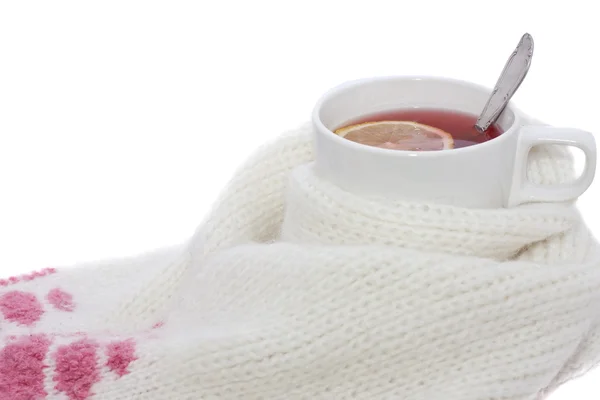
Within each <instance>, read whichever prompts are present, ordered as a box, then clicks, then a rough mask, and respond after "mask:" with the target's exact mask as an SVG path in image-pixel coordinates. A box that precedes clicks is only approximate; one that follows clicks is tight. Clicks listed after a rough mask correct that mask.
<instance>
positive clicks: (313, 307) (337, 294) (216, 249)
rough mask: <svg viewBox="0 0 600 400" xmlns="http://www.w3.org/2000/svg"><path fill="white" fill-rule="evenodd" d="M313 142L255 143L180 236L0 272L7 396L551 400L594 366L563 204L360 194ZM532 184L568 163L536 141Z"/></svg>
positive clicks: (563, 178) (590, 246) (587, 285)
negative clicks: (177, 241) (452, 202)
mask: <svg viewBox="0 0 600 400" xmlns="http://www.w3.org/2000/svg"><path fill="white" fill-rule="evenodd" d="M310 134H311V128H310V127H309V126H308V125H307V126H303V127H301V128H299V129H297V130H295V131H292V132H288V133H287V134H285V135H283V136H281V137H280V138H279V139H277V140H276V141H275V142H273V143H270V144H268V145H266V146H264V147H263V148H262V149H261V150H260V151H258V152H257V154H255V156H254V157H253V158H252V159H251V160H249V161H248V162H247V163H246V164H245V165H244V166H243V167H242V168H241V169H240V170H239V172H238V173H237V175H236V176H235V177H234V178H233V180H232V181H231V182H230V184H229V185H228V187H227V188H226V189H225V191H224V193H223V194H222V196H221V198H220V200H219V201H218V202H217V203H216V204H215V206H214V209H213V210H212V212H211V213H210V215H209V216H208V218H207V219H206V220H205V221H204V223H202V224H201V225H200V227H199V228H198V230H197V232H196V233H195V235H194V236H193V237H192V238H191V239H190V240H189V242H187V243H185V244H183V245H182V246H179V247H177V248H171V249H166V250H162V251H158V252H156V253H152V254H147V255H143V256H139V257H133V258H130V259H120V260H111V261H104V262H100V263H93V264H89V265H85V266H78V268H47V269H45V270H42V271H39V272H36V273H32V274H28V275H24V276H19V277H11V278H8V279H4V280H2V281H0V312H1V313H0V400H8V399H10V400H25V399H69V400H84V399H115V400H130V399H150V400H158V399H161V400H163V399H164V400H167V399H168V400H178V399H182V400H183V399H244V400H252V399H410V400H421V399H423V400H425V399H428V400H431V399H434V400H435V399H440V400H441V399H444V400H487V399H490V400H491V399H503V400H509V399H513V400H517V399H519V400H521V399H523V400H524V399H542V398H544V397H545V396H546V395H547V394H548V393H550V392H551V391H552V390H553V389H555V388H556V387H557V386H559V385H560V384H562V383H563V382H565V381H567V380H569V379H571V378H573V377H575V376H577V375H579V374H581V373H583V372H586V371H587V370H589V368H591V367H592V366H594V365H595V364H596V363H597V362H598V361H599V358H600V357H599V356H600V324H599V322H600V252H599V251H598V250H599V247H598V244H597V242H596V241H595V240H594V239H593V237H592V236H591V235H590V233H589V231H588V229H587V228H586V226H585V224H584V222H583V221H582V219H581V217H580V215H579V213H578V212H577V209H576V208H575V207H574V205H572V204H531V205H524V206H519V207H515V208H511V209H487V210H484V209H461V208H456V207H450V206H443V205H434V204H421V203H409V202H389V201H386V200H385V199H377V198H361V197H357V196H355V195H352V194H350V193H347V192H344V191H342V190H340V189H338V188H337V187H335V186H333V185H331V184H330V183H328V182H325V181H323V180H321V179H320V178H319V177H317V176H315V174H314V171H313V168H312V164H311V160H312V157H313V151H312V144H311V136H310ZM529 176H530V179H532V180H533V181H534V182H536V183H539V184H551V183H559V182H567V181H568V180H569V179H572V177H573V168H572V161H571V159H570V157H569V155H568V154H567V153H565V152H563V151H562V150H559V149H555V148H552V147H546V148H538V149H536V150H534V151H533V152H532V154H531V158H530V165H529ZM197 184H199V185H201V184H202V176H201V175H199V176H198V182H197Z"/></svg>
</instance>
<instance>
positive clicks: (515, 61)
mask: <svg viewBox="0 0 600 400" xmlns="http://www.w3.org/2000/svg"><path fill="white" fill-rule="evenodd" d="M531 57H533V37H531V35H530V34H529V33H526V34H524V35H523V37H522V38H521V40H520V41H519V44H518V46H517V48H516V49H515V51H514V52H513V53H512V54H511V56H510V57H509V58H508V61H507V62H506V65H505V66H504V69H503V70H502V74H500V78H498V82H496V86H495V87H494V90H493V91H492V94H491V96H490V98H489V99H488V101H487V103H486V104H485V107H484V108H483V111H482V112H481V114H480V115H479V118H477V122H476V123H475V129H477V130H478V131H479V132H485V131H486V130H487V129H488V128H489V127H490V125H492V124H493V123H494V122H496V120H497V119H498V117H499V116H500V113H501V112H502V110H504V107H506V105H507V104H508V102H509V100H510V98H511V97H512V96H513V94H515V92H516V91H517V89H518V88H519V85H521V82H523V79H525V76H526V75H527V71H529V66H530V65H531Z"/></svg>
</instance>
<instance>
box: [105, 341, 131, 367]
mask: <svg viewBox="0 0 600 400" xmlns="http://www.w3.org/2000/svg"><path fill="white" fill-rule="evenodd" d="M106 354H107V356H108V361H107V363H106V365H107V366H108V368H109V369H110V370H111V371H113V372H115V373H117V375H119V376H123V375H126V374H128V373H129V370H128V367H129V364H130V363H131V362H133V361H135V360H137V357H136V356H135V341H134V340H133V339H129V340H124V341H119V342H113V343H110V344H109V345H108V347H107V348H106Z"/></svg>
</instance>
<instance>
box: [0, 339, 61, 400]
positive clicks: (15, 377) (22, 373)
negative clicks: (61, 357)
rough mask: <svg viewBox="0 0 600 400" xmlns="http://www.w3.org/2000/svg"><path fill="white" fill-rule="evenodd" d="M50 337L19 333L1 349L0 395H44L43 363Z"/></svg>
mask: <svg viewBox="0 0 600 400" xmlns="http://www.w3.org/2000/svg"><path fill="white" fill-rule="evenodd" d="M49 347H50V340H49V339H47V338H46V337H45V336H44V335H32V336H22V337H21V338H19V340H17V341H15V342H13V343H10V344H8V345H6V346H5V347H4V348H3V349H2V351H0V399H10V400H29V399H45V398H46V396H47V395H48V393H46V391H45V390H44V379H45V377H44V369H45V368H48V366H47V365H45V364H44V359H45V358H46V353H48V349H49Z"/></svg>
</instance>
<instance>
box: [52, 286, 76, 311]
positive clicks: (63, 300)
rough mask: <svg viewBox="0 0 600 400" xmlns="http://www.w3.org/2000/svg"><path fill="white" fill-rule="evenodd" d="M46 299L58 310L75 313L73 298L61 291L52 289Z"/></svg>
mask: <svg viewBox="0 0 600 400" xmlns="http://www.w3.org/2000/svg"><path fill="white" fill-rule="evenodd" d="M46 298H47V299H48V301H49V302H50V304H52V305H53V306H54V308H56V309H57V310H61V311H73V310H74V309H75V303H73V296H72V295H71V294H70V293H67V292H65V291H63V290H61V289H58V288H56V289H52V290H51V291H50V292H48V295H47V296H46Z"/></svg>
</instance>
